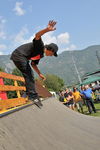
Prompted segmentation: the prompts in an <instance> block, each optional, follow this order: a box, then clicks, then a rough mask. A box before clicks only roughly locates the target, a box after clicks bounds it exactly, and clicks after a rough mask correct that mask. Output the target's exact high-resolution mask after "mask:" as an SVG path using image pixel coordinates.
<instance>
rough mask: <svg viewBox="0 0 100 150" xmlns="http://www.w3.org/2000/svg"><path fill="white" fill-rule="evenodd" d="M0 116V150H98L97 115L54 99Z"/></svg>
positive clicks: (99, 128) (99, 125) (99, 148)
mask: <svg viewBox="0 0 100 150" xmlns="http://www.w3.org/2000/svg"><path fill="white" fill-rule="evenodd" d="M43 105H44V106H43V108H42V109H39V108H37V107H36V106H30V107H27V108H25V109H23V110H20V111H18V112H15V113H13V114H10V115H8V116H6V117H3V118H0V150H100V118H96V117H90V116H85V115H82V114H79V113H77V112H74V111H72V110H70V109H68V108H66V107H65V106H64V105H62V104H61V103H60V102H58V101H57V100H55V99H48V100H46V101H44V102H43Z"/></svg>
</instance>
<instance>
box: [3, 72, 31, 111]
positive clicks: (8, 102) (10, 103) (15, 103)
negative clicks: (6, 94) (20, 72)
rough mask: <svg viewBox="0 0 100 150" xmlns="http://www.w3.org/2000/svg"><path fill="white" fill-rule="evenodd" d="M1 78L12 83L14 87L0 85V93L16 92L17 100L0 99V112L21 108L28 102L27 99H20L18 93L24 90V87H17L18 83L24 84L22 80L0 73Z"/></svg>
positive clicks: (21, 78)
mask: <svg viewBox="0 0 100 150" xmlns="http://www.w3.org/2000/svg"><path fill="white" fill-rule="evenodd" d="M0 77H1V78H3V79H4V78H6V79H11V80H13V81H14V85H13V86H12V85H0V91H1V92H2V91H16V93H17V98H12V99H5V100H3V99H0V111H4V110H8V109H10V108H13V107H17V106H21V105H23V104H26V103H27V102H28V100H27V98H23V97H21V94H20V92H21V91H25V90H26V88H25V87H24V86H19V85H18V81H21V82H24V78H23V77H20V76H16V75H12V74H8V73H5V72H0Z"/></svg>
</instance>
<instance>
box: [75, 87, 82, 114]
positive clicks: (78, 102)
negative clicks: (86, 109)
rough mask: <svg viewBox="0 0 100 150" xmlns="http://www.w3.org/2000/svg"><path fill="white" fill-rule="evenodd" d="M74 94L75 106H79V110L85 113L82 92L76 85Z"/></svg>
mask: <svg viewBox="0 0 100 150" xmlns="http://www.w3.org/2000/svg"><path fill="white" fill-rule="evenodd" d="M73 96H74V102H75V106H76V107H77V110H78V111H79V112H80V110H81V112H82V113H83V104H82V97H81V93H80V92H79V91H78V90H77V88H76V87H73Z"/></svg>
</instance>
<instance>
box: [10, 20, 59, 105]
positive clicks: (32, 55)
mask: <svg viewBox="0 0 100 150" xmlns="http://www.w3.org/2000/svg"><path fill="white" fill-rule="evenodd" d="M55 25H56V22H55V21H53V20H52V21H49V23H48V25H47V27H46V28H45V29H43V30H41V31H39V32H38V33H36V34H35V38H34V39H33V41H32V42H30V43H26V44H23V45H21V46H19V47H18V48H16V49H15V50H14V51H13V53H12V55H11V60H13V62H14V64H15V66H16V67H17V68H18V69H19V70H20V71H21V72H22V74H23V77H24V79H25V86H26V94H27V96H28V99H29V100H32V101H33V102H34V104H36V105H37V106H39V107H41V106H42V103H41V101H40V99H39V96H38V94H37V93H36V90H35V81H34V74H33V71H32V69H31V66H32V68H33V69H34V70H35V72H36V73H37V74H38V75H39V77H40V78H41V79H42V80H45V79H46V78H45V76H44V75H43V74H42V73H41V72H40V70H39V68H38V66H37V65H38V63H39V61H40V59H41V58H43V57H44V55H45V56H55V57H57V51H58V46H57V45H56V44H55V43H51V44H48V45H44V43H43V41H42V39H41V36H42V35H44V34H45V33H47V32H49V31H54V30H56V28H55ZM30 60H31V66H30V63H29V62H30Z"/></svg>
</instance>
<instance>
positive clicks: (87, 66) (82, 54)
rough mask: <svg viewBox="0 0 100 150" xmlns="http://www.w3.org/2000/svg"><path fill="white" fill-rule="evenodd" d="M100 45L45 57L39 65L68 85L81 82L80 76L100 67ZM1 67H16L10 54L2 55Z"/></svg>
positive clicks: (7, 69) (43, 71)
mask: <svg viewBox="0 0 100 150" xmlns="http://www.w3.org/2000/svg"><path fill="white" fill-rule="evenodd" d="M99 62H100V45H94V46H90V47H88V48H86V49H83V50H75V51H64V52H63V53H61V54H59V56H58V57H57V58H56V57H55V58H54V57H44V58H43V59H41V61H40V63H39V65H38V67H39V68H40V70H41V72H42V73H44V74H55V75H57V76H59V77H61V78H62V79H63V80H64V81H65V83H66V84H67V85H72V84H76V83H78V82H79V78H78V75H77V72H79V76H80V77H81V78H82V76H83V75H84V74H85V73H87V72H91V71H94V70H96V69H100V64H99ZM0 67H3V68H5V71H6V72H10V73H11V71H12V70H13V69H14V64H13V63H12V61H11V60H10V55H0Z"/></svg>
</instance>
